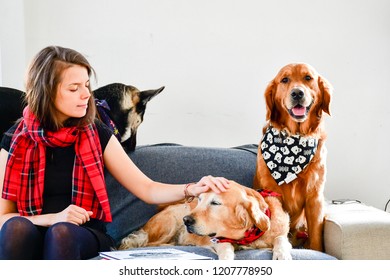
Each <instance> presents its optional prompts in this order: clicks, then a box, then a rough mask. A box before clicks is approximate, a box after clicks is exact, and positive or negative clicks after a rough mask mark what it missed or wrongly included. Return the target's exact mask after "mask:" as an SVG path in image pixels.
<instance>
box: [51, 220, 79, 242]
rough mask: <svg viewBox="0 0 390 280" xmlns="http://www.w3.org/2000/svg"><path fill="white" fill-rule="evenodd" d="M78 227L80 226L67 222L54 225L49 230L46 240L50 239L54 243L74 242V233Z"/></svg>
mask: <svg viewBox="0 0 390 280" xmlns="http://www.w3.org/2000/svg"><path fill="white" fill-rule="evenodd" d="M77 227H78V226H76V225H74V224H71V223H66V222H60V223H57V224H54V225H52V226H51V227H49V228H48V230H47V232H46V240H48V239H49V240H51V241H52V242H53V241H54V242H55V241H61V242H63V241H65V240H72V239H73V238H74V232H75V229H76V228H77Z"/></svg>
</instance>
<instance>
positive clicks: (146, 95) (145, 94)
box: [139, 87, 165, 105]
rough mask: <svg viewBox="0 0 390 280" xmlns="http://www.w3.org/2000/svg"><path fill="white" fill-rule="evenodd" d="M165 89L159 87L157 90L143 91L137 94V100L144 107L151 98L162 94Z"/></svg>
mask: <svg viewBox="0 0 390 280" xmlns="http://www.w3.org/2000/svg"><path fill="white" fill-rule="evenodd" d="M164 88H165V87H160V88H158V89H150V90H144V91H141V92H140V93H139V98H140V100H141V102H142V103H143V104H144V105H146V103H148V102H149V101H150V100H152V98H153V97H155V96H156V95H157V94H159V93H160V92H162V91H163V90H164Z"/></svg>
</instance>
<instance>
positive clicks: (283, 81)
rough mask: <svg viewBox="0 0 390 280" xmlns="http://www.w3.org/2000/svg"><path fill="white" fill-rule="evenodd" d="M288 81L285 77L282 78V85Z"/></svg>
mask: <svg viewBox="0 0 390 280" xmlns="http://www.w3.org/2000/svg"><path fill="white" fill-rule="evenodd" d="M289 81H290V79H289V78H287V77H284V78H283V79H282V83H283V84H287V83H288V82H289Z"/></svg>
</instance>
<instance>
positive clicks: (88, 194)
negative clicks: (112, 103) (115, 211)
mask: <svg viewBox="0 0 390 280" xmlns="http://www.w3.org/2000/svg"><path fill="white" fill-rule="evenodd" d="M93 72H94V71H93V69H92V67H91V66H90V64H89V63H88V61H87V60H86V59H85V57H83V56H82V55H81V54H80V53H78V52H76V51H74V50H71V49H67V48H62V47H54V46H52V47H47V48H45V49H43V50H42V51H40V52H39V53H38V54H37V56H36V57H35V59H34V60H33V61H32V63H31V65H30V68H29V71H28V73H27V81H26V103H27V106H26V108H25V109H24V112H23V118H22V119H21V120H20V121H19V122H18V123H16V124H15V125H14V126H13V127H12V128H11V129H10V130H9V131H8V133H6V135H5V136H4V138H3V140H2V142H1V151H0V190H2V197H1V198H0V228H1V230H0V259H88V258H91V257H94V256H96V255H97V254H98V252H99V251H105V250H109V248H110V247H111V246H113V245H114V244H113V242H112V239H111V238H110V236H108V235H107V234H106V230H105V222H110V221H111V220H112V218H111V213H110V206H109V202H108V197H107V192H106V186H105V181H104V171H103V169H104V168H107V170H108V171H109V172H110V173H111V174H112V175H113V176H114V177H115V178H116V179H117V181H118V182H119V183H121V184H122V185H123V186H124V187H125V188H126V189H127V190H129V191H130V192H132V193H133V194H134V195H136V196H138V197H139V198H140V199H142V200H144V201H145V202H147V203H151V204H160V203H169V202H174V201H178V200H181V199H183V198H185V197H190V196H198V195H199V194H200V193H202V192H206V191H208V190H210V189H211V190H213V191H215V192H221V191H222V192H223V191H225V190H226V189H227V188H228V182H227V180H226V179H224V178H214V177H211V176H207V177H203V178H202V179H201V180H200V181H199V182H198V183H193V184H187V185H170V184H162V183H158V182H155V181H153V180H151V179H150V178H148V177H147V176H146V175H144V174H143V173H142V172H141V171H140V170H139V169H138V168H137V167H136V166H135V165H134V163H133V162H132V161H131V159H130V158H129V157H128V155H127V154H126V153H125V152H124V150H123V148H122V146H121V145H120V143H119V142H118V140H117V139H116V137H115V136H113V134H112V132H111V131H110V130H109V129H108V128H107V127H106V126H105V125H104V124H102V123H101V122H99V121H98V120H96V119H95V105H94V100H93V96H92V95H91V88H90V77H91V76H92V74H93ZM103 163H104V164H103Z"/></svg>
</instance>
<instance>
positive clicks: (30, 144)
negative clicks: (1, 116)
mask: <svg viewBox="0 0 390 280" xmlns="http://www.w3.org/2000/svg"><path fill="white" fill-rule="evenodd" d="M73 143H74V144H75V152H76V157H75V163H74V166H73V180H72V203H73V204H75V205H77V206H80V207H82V208H84V209H86V210H90V211H93V215H92V218H96V219H100V220H103V221H106V222H111V221H112V217H111V212H110V204H109V201H108V196H107V191H106V184H105V181H104V173H103V160H102V150H101V146H100V140H99V136H98V133H97V130H96V126H95V125H94V124H91V125H88V126H85V127H83V128H76V127H70V128H62V129H60V130H58V131H56V132H50V131H45V130H44V129H43V128H42V127H41V126H40V123H39V121H38V120H37V118H36V117H35V116H34V114H32V113H31V112H30V110H29V109H28V107H26V108H25V109H24V111H23V120H22V121H21V122H20V124H19V125H18V127H17V128H16V130H15V132H14V136H13V137H12V142H11V147H10V149H9V156H8V161H7V166H6V170H5V176H4V186H3V193H2V197H3V198H4V199H8V200H12V201H15V202H17V208H18V211H19V214H20V215H21V216H31V215H37V214H40V213H41V212H42V206H43V189H44V175H45V166H46V147H47V146H48V147H67V146H70V145H72V144H73Z"/></svg>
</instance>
